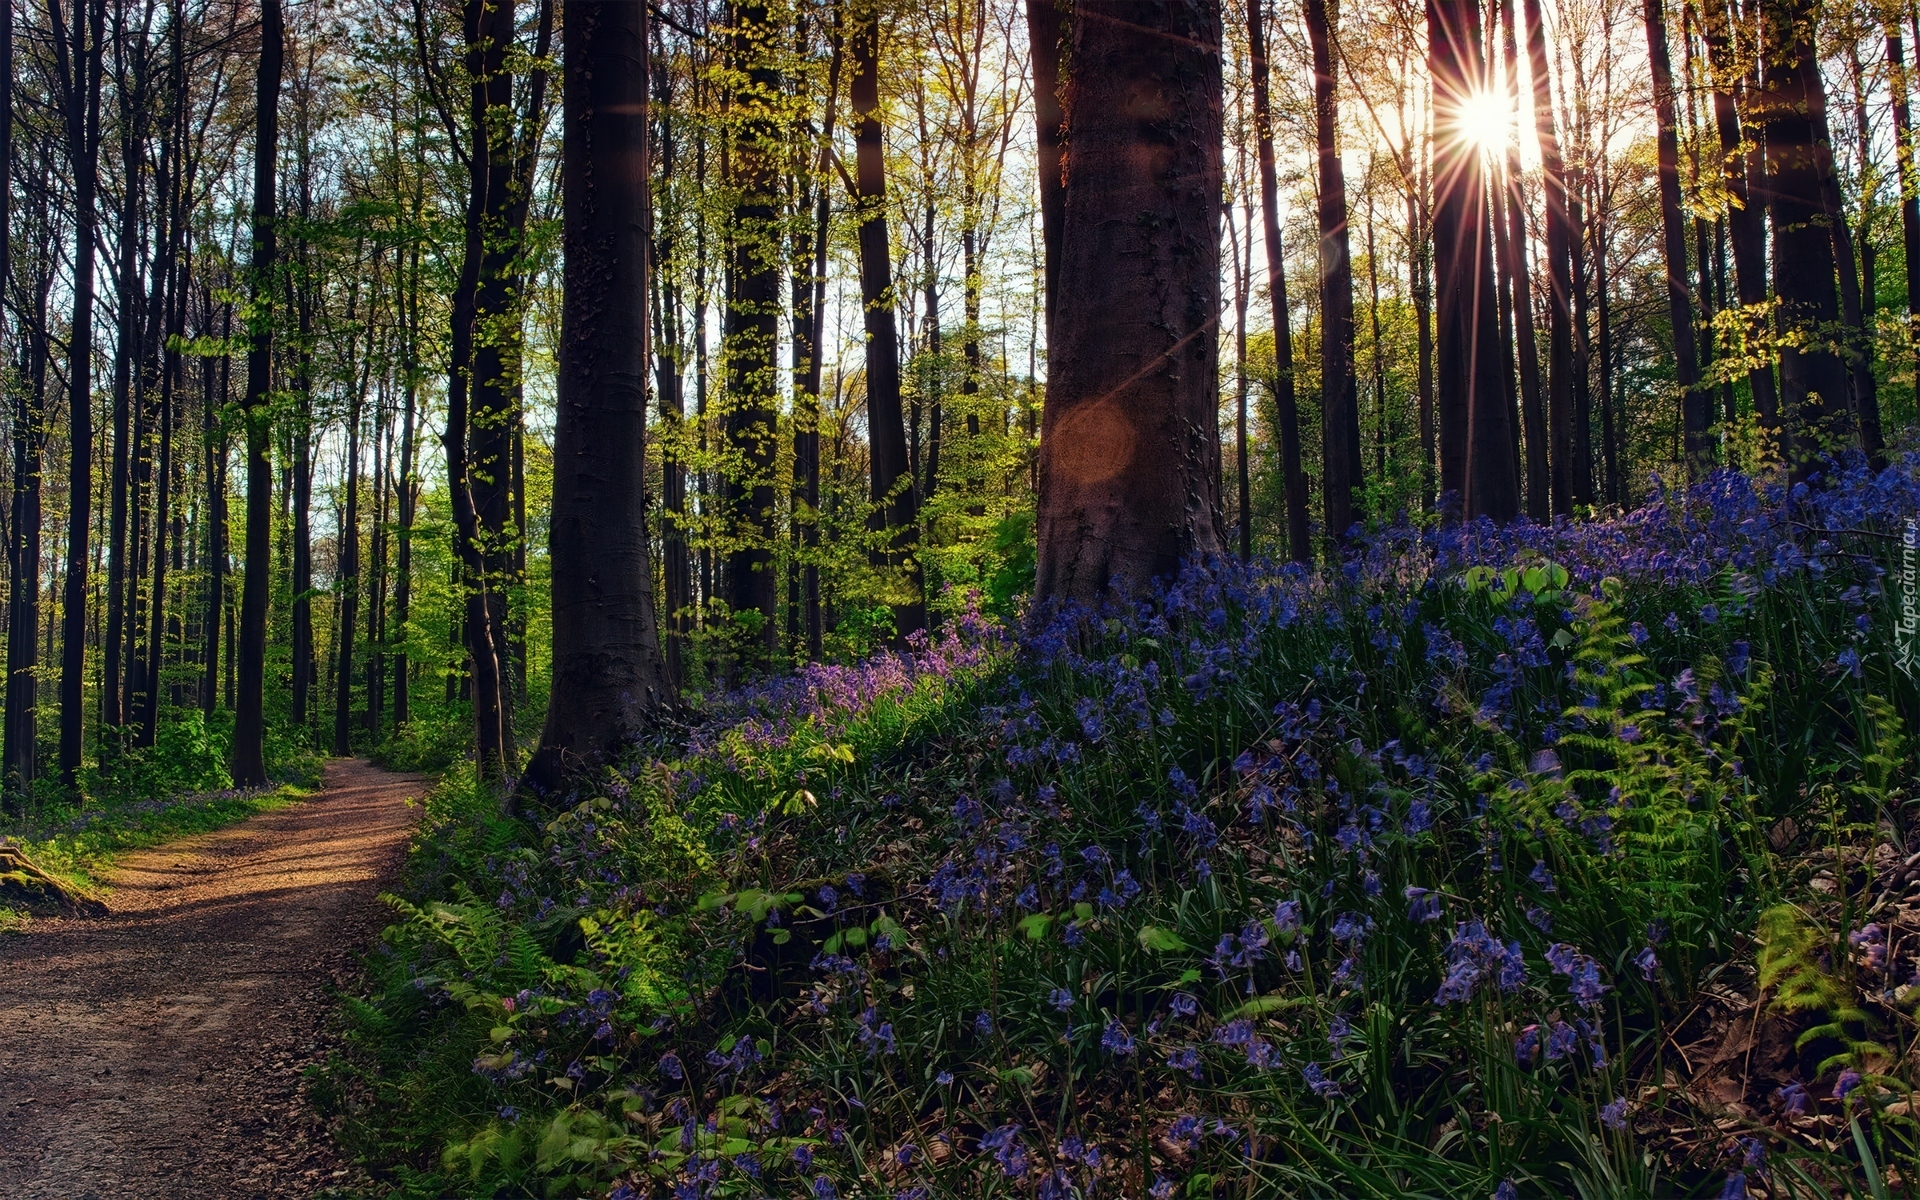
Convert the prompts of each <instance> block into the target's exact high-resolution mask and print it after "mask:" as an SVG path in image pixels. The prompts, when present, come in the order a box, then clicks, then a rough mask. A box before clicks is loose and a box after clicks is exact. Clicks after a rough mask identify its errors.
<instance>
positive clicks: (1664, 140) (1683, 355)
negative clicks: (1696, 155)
mask: <svg viewBox="0 0 1920 1200" xmlns="http://www.w3.org/2000/svg"><path fill="white" fill-rule="evenodd" d="M1641 11H1642V12H1643V13H1644V14H1645V18H1646V27H1647V62H1648V66H1649V67H1650V69H1651V70H1652V73H1653V111H1654V120H1655V122H1656V123H1657V127H1658V132H1657V136H1656V147H1657V154H1658V158H1659V176H1660V227H1661V230H1662V233H1663V234H1664V237H1665V241H1664V248H1665V256H1666V269H1667V320H1668V321H1669V322H1670V323H1671V325H1672V329H1673V360H1674V364H1673V365H1674V375H1675V377H1676V379H1677V380H1678V382H1679V385H1680V417H1681V427H1682V430H1683V431H1684V434H1685V438H1686V446H1685V451H1686V461H1687V474H1688V476H1689V477H1690V478H1693V479H1699V478H1701V477H1703V476H1704V475H1705V474H1706V472H1707V471H1708V470H1709V469H1710V468H1711V467H1712V465H1713V457H1714V454H1713V439H1712V436H1711V432H1710V431H1711V426H1712V423H1713V422H1712V408H1713V405H1712V400H1711V398H1710V397H1709V395H1708V394H1707V391H1706V390H1705V389H1704V388H1702V387H1701V386H1700V355H1699V350H1698V348H1697V347H1696V344H1695V339H1694V324H1693V301H1692V297H1691V295H1690V294H1689V292H1688V288H1687V279H1688V277H1689V274H1690V272H1689V268H1688V267H1687V224H1686V216H1685V214H1683V213H1682V212H1681V210H1680V118H1679V112H1678V109H1677V107H1676V105H1675V99H1674V87H1673V63H1672V60H1671V57H1670V55H1669V53H1668V49H1667V18H1666V11H1665V9H1664V8H1663V7H1662V0H1642V5H1641Z"/></svg>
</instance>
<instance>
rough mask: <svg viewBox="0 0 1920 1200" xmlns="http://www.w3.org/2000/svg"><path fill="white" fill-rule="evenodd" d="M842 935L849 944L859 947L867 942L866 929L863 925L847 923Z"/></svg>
mask: <svg viewBox="0 0 1920 1200" xmlns="http://www.w3.org/2000/svg"><path fill="white" fill-rule="evenodd" d="M843 936H845V938H846V939H847V945H849V946H854V947H859V946H864V945H866V944H867V931H866V929H865V928H864V927H863V926H860V925H849V926H848V927H847V931H846V933H845V934H844V935H843Z"/></svg>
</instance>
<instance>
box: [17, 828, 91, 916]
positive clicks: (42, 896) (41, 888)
mask: <svg viewBox="0 0 1920 1200" xmlns="http://www.w3.org/2000/svg"><path fill="white" fill-rule="evenodd" d="M0 902H12V903H15V904H25V905H26V906H27V907H29V908H33V909H50V908H51V909H58V910H60V911H61V912H67V913H73V914H76V915H79V916H86V917H98V916H104V915H105V914H106V911H107V906H106V905H104V904H102V903H100V902H99V901H98V900H95V899H94V898H93V897H92V896H89V895H87V894H86V893H85V892H82V891H80V890H79V889H78V888H75V887H74V886H73V885H71V884H69V883H67V882H65V881H64V880H61V879H58V878H56V877H54V876H52V875H49V874H47V873H46V872H45V871H43V870H41V869H40V868H39V867H37V866H35V865H34V863H33V860H32V859H30V858H28V857H27V852H26V851H25V850H22V849H21V848H20V847H18V846H15V845H13V844H11V843H9V842H0Z"/></svg>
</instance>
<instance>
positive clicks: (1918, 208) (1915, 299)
mask: <svg viewBox="0 0 1920 1200" xmlns="http://www.w3.org/2000/svg"><path fill="white" fill-rule="evenodd" d="M1885 29H1886V35H1887V74H1888V76H1889V79H1888V84H1889V87H1890V88H1891V90H1892V92H1893V142H1894V147H1893V149H1894V161H1895V163H1896V165H1897V167H1898V170H1899V172H1900V238H1901V244H1902V246H1903V247H1904V249H1905V251H1906V263H1907V343H1908V345H1909V347H1911V349H1912V351H1913V356H1914V360H1913V361H1914V379H1915V381H1916V386H1920V175H1916V173H1915V170H1914V154H1913V111H1912V109H1911V108H1909V107H1908V88H1907V84H1908V78H1907V64H1906V56H1905V55H1904V54H1903V53H1902V51H1901V44H1900V21H1899V18H1898V17H1897V16H1889V17H1888V18H1887V20H1886V23H1885Z"/></svg>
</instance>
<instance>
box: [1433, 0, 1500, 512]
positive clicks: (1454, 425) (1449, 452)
mask: <svg viewBox="0 0 1920 1200" xmlns="http://www.w3.org/2000/svg"><path fill="white" fill-rule="evenodd" d="M1483 45H1484V43H1483V41H1482V39H1481V29H1480V9H1479V6H1478V4H1477V3H1474V2H1473V0H1427V46H1428V49H1427V66H1428V72H1429V74H1430V75H1431V77H1432V79H1433V89H1434V100H1433V104H1434V113H1435V119H1434V124H1435V136H1434V145H1433V193H1434V218H1433V239H1434V276H1435V283H1436V285H1437V286H1436V288H1435V291H1436V293H1437V294H1436V300H1437V301H1438V304H1437V308H1438V310H1439V311H1438V316H1439V321H1438V330H1437V334H1438V336H1437V338H1436V342H1437V347H1436V348H1437V350H1438V363H1437V367H1436V371H1435V377H1436V378H1435V383H1436V390H1437V392H1438V402H1437V407H1438V410H1439V411H1438V415H1439V424H1440V489H1441V491H1442V493H1445V494H1449V495H1451V497H1452V500H1451V502H1450V504H1451V506H1457V512H1458V513H1459V514H1461V515H1464V516H1466V517H1468V518H1473V517H1480V516H1487V517H1492V518H1493V519H1494V520H1496V521H1506V520H1510V519H1511V518H1512V517H1513V516H1514V514H1515V513H1516V512H1518V511H1519V508H1520V487H1519V480H1518V479H1517V478H1516V477H1515V472H1514V463H1513V428H1512V420H1511V416H1510V411H1509V408H1508V405H1507V401H1506V394H1505V389H1504V388H1502V386H1501V383H1500V371H1501V367H1502V363H1503V361H1504V356H1503V355H1502V353H1501V350H1500V326H1499V312H1498V298H1499V292H1498V287H1497V285H1496V283H1495V278H1494V270H1493V225H1492V212H1491V206H1490V204H1489V203H1488V200H1489V197H1488V195H1487V187H1486V179H1485V172H1484V171H1483V170H1482V164H1481V160H1480V151H1479V149H1478V147H1477V146H1475V145H1474V143H1473V142H1472V141H1471V140H1470V139H1468V138H1467V137H1466V136H1464V134H1463V133H1462V132H1461V131H1460V129H1459V125H1458V117H1457V116H1456V114H1458V113H1460V112H1461V111H1462V110H1463V109H1464V108H1465V107H1466V106H1467V105H1468V104H1470V103H1471V102H1472V98H1473V97H1474V96H1475V95H1476V94H1477V93H1478V92H1479V91H1480V90H1481V88H1482V87H1483V86H1484V85H1485V79H1486V69H1485V60H1484V58H1483V57H1482V52H1481V47H1482V46H1483ZM1443 503H1445V502H1443Z"/></svg>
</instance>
